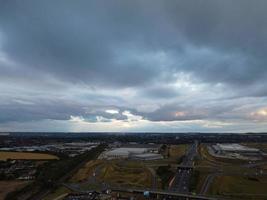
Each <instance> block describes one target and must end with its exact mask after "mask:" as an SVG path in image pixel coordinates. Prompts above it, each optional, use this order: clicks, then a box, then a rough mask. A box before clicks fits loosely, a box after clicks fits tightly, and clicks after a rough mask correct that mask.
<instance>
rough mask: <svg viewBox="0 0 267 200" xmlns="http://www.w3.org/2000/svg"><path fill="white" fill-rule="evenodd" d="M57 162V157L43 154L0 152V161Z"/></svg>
mask: <svg viewBox="0 0 267 200" xmlns="http://www.w3.org/2000/svg"><path fill="white" fill-rule="evenodd" d="M8 159H11V160H57V159H59V158H58V157H57V156H54V155H50V154H45V153H28V152H5V151H3V152H0V160H3V161H6V160H8Z"/></svg>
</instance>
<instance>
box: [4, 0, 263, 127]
mask: <svg viewBox="0 0 267 200" xmlns="http://www.w3.org/2000/svg"><path fill="white" fill-rule="evenodd" d="M266 8H267V1H266V0H253V1H251V0H223V1H222V0H197V1H196V0H172V1H166V0H145V1H143V0H135V1H132V0H108V1H106V0H91V1H87V0H75V1H73V0H45V1H42V0H25V1H20V0H11V1H10V0H0V131H64V132H90V131H99V132H265V131H267V98H266V97H267V56H266V55H267V20H266V19H267V12H266Z"/></svg>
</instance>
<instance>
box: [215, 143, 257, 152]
mask: <svg viewBox="0 0 267 200" xmlns="http://www.w3.org/2000/svg"><path fill="white" fill-rule="evenodd" d="M212 147H213V149H214V150H215V152H216V153H224V152H228V153H259V152H260V150H259V149H256V148H252V147H246V146H244V145H240V144H216V145H213V146H212Z"/></svg>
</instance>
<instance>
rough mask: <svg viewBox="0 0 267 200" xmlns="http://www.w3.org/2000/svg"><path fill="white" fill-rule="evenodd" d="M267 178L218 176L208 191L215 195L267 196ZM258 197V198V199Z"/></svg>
mask: <svg viewBox="0 0 267 200" xmlns="http://www.w3.org/2000/svg"><path fill="white" fill-rule="evenodd" d="M266 180H267V179H266V178H247V177H242V176H218V177H216V178H215V179H214V182H213V184H211V187H210V188H209V191H208V193H209V194H213V195H224V196H232V197H234V196H236V197H237V198H238V197H240V196H243V199H247V198H245V197H246V196H247V197H248V199H250V197H255V198H256V196H258V198H259V197H261V196H264V195H265V199H266V198H267V190H266V188H267V182H266ZM258 198H257V199H258Z"/></svg>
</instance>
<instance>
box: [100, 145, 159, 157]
mask: <svg viewBox="0 0 267 200" xmlns="http://www.w3.org/2000/svg"><path fill="white" fill-rule="evenodd" d="M152 152H157V149H154V148H134V147H130V148H128V147H121V148H115V149H112V150H109V151H106V152H104V153H103V155H102V156H101V157H102V158H105V159H119V158H130V159H140V160H142V159H144V160H146V159H156V157H157V158H161V155H160V154H157V153H152Z"/></svg>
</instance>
